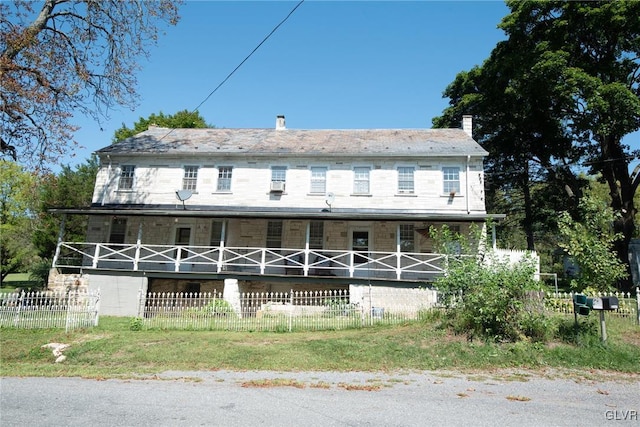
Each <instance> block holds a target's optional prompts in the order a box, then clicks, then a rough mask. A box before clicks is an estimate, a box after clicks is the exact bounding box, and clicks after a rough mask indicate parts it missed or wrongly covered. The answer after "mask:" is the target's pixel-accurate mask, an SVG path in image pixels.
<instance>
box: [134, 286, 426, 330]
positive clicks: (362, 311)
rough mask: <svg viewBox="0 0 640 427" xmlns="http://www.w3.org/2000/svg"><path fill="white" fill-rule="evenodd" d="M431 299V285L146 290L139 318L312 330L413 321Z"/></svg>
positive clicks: (185, 324)
mask: <svg viewBox="0 0 640 427" xmlns="http://www.w3.org/2000/svg"><path fill="white" fill-rule="evenodd" d="M435 304H436V294H435V291H433V290H430V289H393V290H391V291H389V290H387V291H386V292H381V291H376V290H375V289H372V288H371V287H369V288H368V289H366V288H365V289H361V290H358V291H356V292H351V293H350V292H349V291H346V290H336V291H316V292H311V291H307V292H305V291H291V292H284V293H271V292H265V293H243V294H240V297H239V298H238V299H237V300H236V301H235V302H229V301H227V300H224V299H223V298H222V294H221V293H218V292H212V293H193V294H190V293H149V294H147V295H141V299H140V311H139V317H140V318H141V319H142V322H143V324H144V326H145V327H147V328H166V329H212V330H233V331H282V332H284V331H294V330H306V331H313V330H329V329H345V328H359V327H363V326H367V325H372V324H376V323H398V322H403V321H407V320H416V319H418V318H420V316H421V314H423V313H425V312H426V311H427V310H429V309H430V308H432V307H434V305H435Z"/></svg>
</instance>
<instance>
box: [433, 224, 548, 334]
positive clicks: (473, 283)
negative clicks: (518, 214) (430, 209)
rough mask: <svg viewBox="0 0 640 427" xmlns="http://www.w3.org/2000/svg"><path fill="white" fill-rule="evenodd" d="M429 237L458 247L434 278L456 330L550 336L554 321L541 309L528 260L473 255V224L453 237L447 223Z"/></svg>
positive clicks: (475, 249)
mask: <svg viewBox="0 0 640 427" xmlns="http://www.w3.org/2000/svg"><path fill="white" fill-rule="evenodd" d="M432 236H434V238H435V240H436V243H440V250H443V251H444V253H447V250H448V248H455V250H456V253H455V254H451V252H450V251H449V252H448V253H449V254H448V255H447V261H446V272H447V274H446V275H444V276H442V277H439V278H438V279H437V280H436V282H435V285H436V288H437V289H438V292H439V294H441V295H440V301H441V303H442V304H443V305H444V306H445V307H446V308H449V309H450V310H449V315H450V316H452V326H453V328H454V330H455V331H456V332H463V333H466V334H467V335H468V336H469V338H471V339H472V338H473V337H480V338H482V339H485V340H490V341H498V342H508V341H521V340H533V341H545V340H547V339H548V338H550V336H551V334H552V332H553V330H552V329H551V330H550V329H549V328H550V327H552V323H553V322H552V321H551V320H549V319H548V318H547V316H546V314H545V310H544V303H543V300H542V296H541V294H540V293H539V291H540V290H541V284H540V283H539V282H538V281H536V280H535V279H534V273H535V267H534V264H533V262H532V260H526V259H525V260H524V261H521V262H519V263H518V264H509V263H508V262H506V261H502V260H500V259H498V258H497V257H496V256H495V254H493V253H492V252H491V251H487V252H486V253H485V254H484V256H483V257H479V256H477V255H476V256H473V255H472V254H475V253H477V252H478V247H479V244H478V242H482V239H481V232H480V230H478V229H477V228H474V229H472V230H471V238H465V237H463V236H460V235H455V236H454V235H452V234H451V233H450V232H449V231H448V230H447V229H446V227H444V228H443V229H441V230H433V229H432ZM452 241H455V242H456V245H452V244H451V242H452ZM447 242H448V243H447ZM474 242H475V243H474Z"/></svg>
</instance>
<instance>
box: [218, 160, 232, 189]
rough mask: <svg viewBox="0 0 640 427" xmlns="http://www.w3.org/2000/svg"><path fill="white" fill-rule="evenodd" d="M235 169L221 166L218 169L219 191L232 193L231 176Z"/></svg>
mask: <svg viewBox="0 0 640 427" xmlns="http://www.w3.org/2000/svg"><path fill="white" fill-rule="evenodd" d="M232 173H233V167H231V166H220V167H219V168H218V187H217V190H218V191H231V175H232Z"/></svg>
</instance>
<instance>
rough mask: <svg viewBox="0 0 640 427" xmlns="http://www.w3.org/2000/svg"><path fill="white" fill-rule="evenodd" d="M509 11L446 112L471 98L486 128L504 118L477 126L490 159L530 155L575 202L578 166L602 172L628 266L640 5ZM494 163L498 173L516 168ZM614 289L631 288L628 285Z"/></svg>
mask: <svg viewBox="0 0 640 427" xmlns="http://www.w3.org/2000/svg"><path fill="white" fill-rule="evenodd" d="M507 5H508V6H509V8H510V10H511V13H510V14H509V15H508V16H507V17H505V18H504V20H503V21H502V23H501V24H500V27H501V28H502V29H503V30H504V31H505V32H506V34H507V36H508V38H507V40H505V41H503V42H501V43H499V44H498V46H496V48H495V49H494V51H493V52H492V55H491V57H490V58H489V59H488V61H487V63H485V64H483V66H482V67H481V72H480V73H479V74H480V75H481V78H478V80H477V81H480V83H481V84H482V87H474V86H473V85H470V84H466V86H465V87H464V88H463V90H461V91H459V93H458V95H459V96H458V101H460V102H456V100H455V99H453V98H452V99H451V101H452V107H453V106H454V105H455V106H456V108H463V107H464V102H462V101H466V102H467V103H468V104H473V102H471V101H476V100H477V98H480V99H481V100H482V101H484V106H486V105H487V102H488V103H489V104H490V105H492V108H490V109H488V110H483V108H484V107H483V103H482V102H478V103H477V104H473V105H477V106H478V105H479V106H478V108H479V109H480V111H482V114H483V115H484V117H485V118H487V119H488V120H491V121H492V123H493V124H496V123H499V122H500V121H503V124H502V125H501V126H499V127H495V126H492V127H490V128H488V129H484V130H482V129H481V131H482V132H483V135H484V136H485V137H486V141H485V142H486V144H487V145H486V147H488V149H489V151H490V152H492V155H493V156H495V157H494V158H496V159H500V158H501V157H503V158H504V159H507V158H509V157H507V156H504V155H503V154H502V153H500V151H504V152H505V153H511V154H512V155H514V156H519V157H520V158H521V159H523V161H527V162H528V161H529V160H531V159H532V158H534V157H535V158H536V159H538V160H539V161H540V162H539V165H540V166H542V168H541V169H538V170H536V172H543V173H545V174H547V175H546V178H548V179H551V180H554V181H555V182H556V183H557V186H558V187H565V188H567V189H568V190H569V191H567V194H569V195H571V194H573V195H574V197H573V198H572V200H577V199H578V197H577V196H579V194H577V193H578V192H579V190H580V180H579V179H578V175H577V174H578V173H579V171H580V169H584V168H585V167H588V168H589V169H590V170H591V172H593V173H600V174H601V176H602V177H603V179H604V180H605V182H607V184H608V187H609V193H610V196H611V207H612V208H613V210H614V211H615V212H616V213H617V215H616V216H615V218H616V219H615V222H614V226H615V231H616V232H620V233H622V234H623V236H624V238H623V239H621V240H620V241H618V242H616V250H617V252H618V255H619V258H620V260H621V261H624V262H627V260H628V243H629V240H630V239H631V238H632V237H633V235H634V233H635V223H634V215H635V211H636V209H635V206H634V203H633V196H634V194H635V192H636V189H637V186H638V182H640V180H639V179H638V177H639V176H640V175H634V174H632V173H630V172H629V163H630V161H632V160H634V159H635V158H636V157H637V153H633V152H631V150H630V149H629V147H628V146H626V145H625V144H623V143H622V139H623V137H624V136H625V135H628V134H629V133H631V132H634V131H636V130H638V129H639V128H640V2H634V1H629V2H627V1H617V2H592V1H589V2H586V1H582V2H581V1H575V2H519V1H508V2H507ZM492 84H493V86H492ZM487 98H490V100H489V101H487ZM514 101H515V102H514ZM500 104H502V105H503V108H496V107H497V106H499V105H500ZM518 134H523V135H527V137H526V138H525V139H523V138H518ZM500 140H502V143H499V144H496V142H497V141H500ZM509 141H511V148H509ZM501 163H502V165H504V166H505V169H507V168H510V167H511V166H512V165H513V164H515V163H508V162H501ZM529 164H530V163H529ZM516 170H518V169H516ZM519 170H520V171H523V172H524V173H523V175H522V176H523V177H524V176H525V175H527V176H528V177H532V176H534V175H533V174H532V173H530V172H528V171H526V168H525V167H520V168H519ZM559 209H562V207H559ZM619 287H620V288H621V289H623V290H629V288H630V283H629V282H624V283H620V284H619Z"/></svg>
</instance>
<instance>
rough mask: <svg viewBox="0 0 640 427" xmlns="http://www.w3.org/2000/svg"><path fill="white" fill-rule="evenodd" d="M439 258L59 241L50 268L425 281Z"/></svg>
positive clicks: (439, 267)
mask: <svg viewBox="0 0 640 427" xmlns="http://www.w3.org/2000/svg"><path fill="white" fill-rule="evenodd" d="M444 264H445V255H442V254H433V253H411V252H380V251H368V252H361V251H350V250H324V249H323V250H312V249H310V250H305V249H286V248H281V249H274V248H251V247H224V246H220V247H214V246H176V245H147V244H140V245H137V244H113V243H84V242H61V243H60V244H59V245H58V249H57V251H56V256H55V257H54V259H53V267H75V268H92V269H111V270H126V271H173V272H195V273H230V274H232V273H244V274H257V275H297V276H334V277H348V278H353V277H361V278H377V279H387V280H416V281H423V280H431V279H433V278H435V277H437V276H439V275H441V274H443V272H444Z"/></svg>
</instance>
